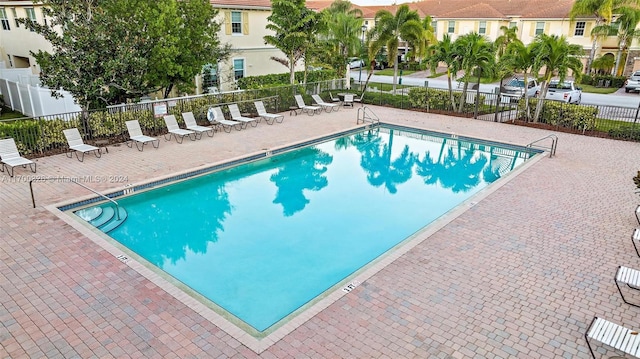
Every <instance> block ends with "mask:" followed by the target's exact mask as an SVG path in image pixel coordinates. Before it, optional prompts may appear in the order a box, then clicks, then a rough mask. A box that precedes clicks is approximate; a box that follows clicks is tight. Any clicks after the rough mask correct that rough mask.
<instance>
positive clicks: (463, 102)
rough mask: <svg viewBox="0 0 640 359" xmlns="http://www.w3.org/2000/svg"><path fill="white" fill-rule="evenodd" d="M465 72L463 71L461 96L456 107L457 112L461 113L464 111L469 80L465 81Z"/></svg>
mask: <svg viewBox="0 0 640 359" xmlns="http://www.w3.org/2000/svg"><path fill="white" fill-rule="evenodd" d="M466 74H467V72H466V71H465V79H464V86H462V95H461V96H460V105H459V107H458V112H460V113H462V111H463V110H464V104H465V103H466V100H467V89H468V88H469V80H468V79H467V75H466Z"/></svg>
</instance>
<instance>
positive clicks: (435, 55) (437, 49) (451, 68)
mask: <svg viewBox="0 0 640 359" xmlns="http://www.w3.org/2000/svg"><path fill="white" fill-rule="evenodd" d="M431 51H432V54H431V56H430V57H429V65H430V67H431V72H432V73H435V72H436V69H437V67H438V65H439V64H440V63H441V62H444V63H445V65H446V66H447V84H448V85H449V100H450V101H451V107H452V108H453V109H454V110H455V108H456V104H455V99H454V98H453V85H452V77H453V76H454V74H456V73H458V70H459V69H460V61H459V57H458V56H457V55H456V53H455V51H454V47H453V41H451V37H450V36H449V34H444V37H443V38H442V40H440V41H439V42H437V43H436V44H434V45H433V46H432V47H431Z"/></svg>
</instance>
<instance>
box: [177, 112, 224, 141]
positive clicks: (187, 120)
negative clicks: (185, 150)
mask: <svg viewBox="0 0 640 359" xmlns="http://www.w3.org/2000/svg"><path fill="white" fill-rule="evenodd" d="M182 119H183V120H184V124H185V125H186V127H187V130H191V131H193V132H195V133H196V136H198V138H202V134H203V133H205V132H206V133H207V135H209V137H213V134H214V133H215V132H216V130H215V128H213V127H207V126H200V125H198V123H197V122H196V118H195V117H193V112H183V113H182Z"/></svg>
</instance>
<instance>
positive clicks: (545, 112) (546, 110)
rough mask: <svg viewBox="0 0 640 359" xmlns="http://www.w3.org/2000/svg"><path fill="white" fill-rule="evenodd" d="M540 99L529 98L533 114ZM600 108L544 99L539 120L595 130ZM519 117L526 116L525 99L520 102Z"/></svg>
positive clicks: (557, 124)
mask: <svg viewBox="0 0 640 359" xmlns="http://www.w3.org/2000/svg"><path fill="white" fill-rule="evenodd" d="M537 103H538V99H536V98H530V99H529V108H530V111H531V114H532V115H533V113H534V112H535V108H536V105H537ZM597 114H598V109H597V108H596V107H595V106H584V105H582V106H580V105H571V104H567V103H564V102H560V101H548V100H547V101H544V104H543V105H542V112H541V113H540V118H539V119H538V121H539V122H540V123H547V124H550V125H554V126H560V127H567V128H576V129H579V130H582V131H589V130H593V129H594V128H595V127H596V116H597ZM518 117H519V118H525V117H526V115H525V101H524V99H521V100H520V101H519V102H518Z"/></svg>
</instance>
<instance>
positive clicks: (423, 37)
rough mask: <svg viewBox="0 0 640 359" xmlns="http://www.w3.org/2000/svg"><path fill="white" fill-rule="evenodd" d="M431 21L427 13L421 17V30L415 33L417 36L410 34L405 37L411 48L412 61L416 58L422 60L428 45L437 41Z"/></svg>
mask: <svg viewBox="0 0 640 359" xmlns="http://www.w3.org/2000/svg"><path fill="white" fill-rule="evenodd" d="M432 22H433V20H432V19H431V16H429V15H427V16H426V17H425V18H424V19H422V32H421V33H420V34H417V35H418V36H415V35H413V34H412V36H411V37H410V38H407V39H406V40H407V41H408V42H409V43H410V44H411V47H412V48H413V56H414V61H417V60H418V59H420V61H422V59H424V58H425V57H426V55H427V53H428V51H429V46H430V45H432V44H435V43H437V42H438V39H437V38H436V35H435V31H434V29H433V25H432Z"/></svg>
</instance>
